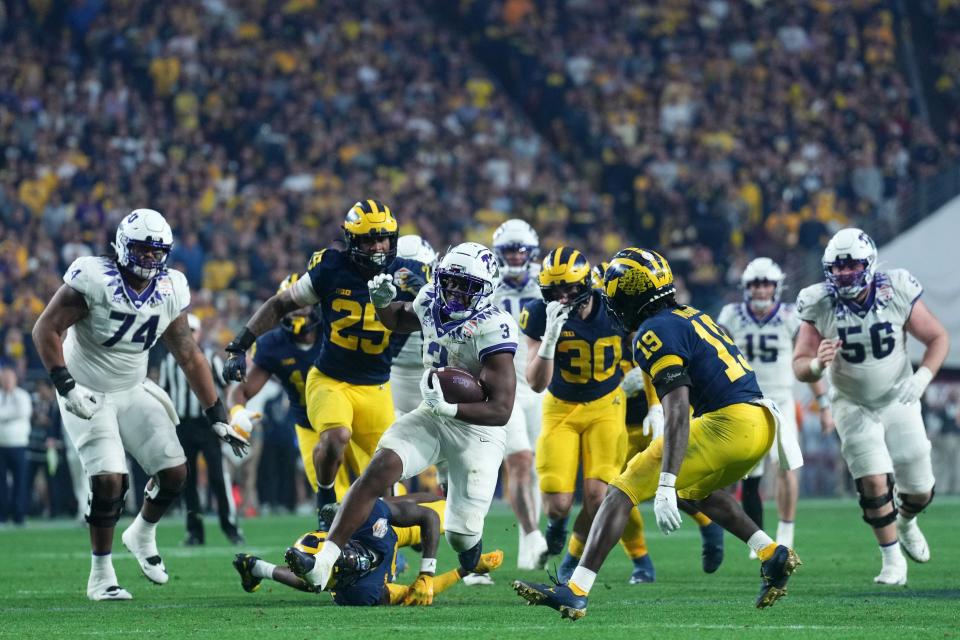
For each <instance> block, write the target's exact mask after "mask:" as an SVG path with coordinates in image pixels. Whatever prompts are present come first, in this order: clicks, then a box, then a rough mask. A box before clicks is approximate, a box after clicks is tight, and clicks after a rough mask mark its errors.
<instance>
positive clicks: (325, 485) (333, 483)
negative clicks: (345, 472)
mask: <svg viewBox="0 0 960 640" xmlns="http://www.w3.org/2000/svg"><path fill="white" fill-rule="evenodd" d="M335 484H337V481H336V480H334V481H333V482H331V483H330V484H320V482H319V481H317V486H318V487H320V488H321V489H333V485H335Z"/></svg>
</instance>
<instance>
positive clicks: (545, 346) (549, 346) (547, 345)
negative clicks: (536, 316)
mask: <svg viewBox="0 0 960 640" xmlns="http://www.w3.org/2000/svg"><path fill="white" fill-rule="evenodd" d="M556 350H557V343H556V342H547V341H544V342H541V343H540V348H539V349H537V355H538V356H540V357H541V358H543V359H544V360H553V354H554V352H556Z"/></svg>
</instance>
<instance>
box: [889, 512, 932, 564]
mask: <svg viewBox="0 0 960 640" xmlns="http://www.w3.org/2000/svg"><path fill="white" fill-rule="evenodd" d="M897 540H898V541H899V542H900V548H901V549H903V552H904V553H905V554H907V557H908V558H910V559H911V560H913V561H914V562H921V563H922V562H927V561H929V560H930V547H929V546H928V545H927V539H926V538H925V537H924V535H923V532H922V531H920V525H918V524H917V519H916V518H910V519H909V520H908V519H906V518H904V517H903V516H897Z"/></svg>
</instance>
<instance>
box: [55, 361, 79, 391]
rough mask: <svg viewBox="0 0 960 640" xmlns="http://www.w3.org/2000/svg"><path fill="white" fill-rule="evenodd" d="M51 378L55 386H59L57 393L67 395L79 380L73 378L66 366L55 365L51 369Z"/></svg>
mask: <svg viewBox="0 0 960 640" xmlns="http://www.w3.org/2000/svg"><path fill="white" fill-rule="evenodd" d="M50 380H51V381H52V382H53V386H54V387H56V388H57V393H59V394H60V395H61V396H66V395H67V394H68V393H70V392H71V391H73V388H74V387H75V386H77V381H76V380H74V379H73V376H72V375H70V372H69V371H67V368H66V367H54V368H53V369H50Z"/></svg>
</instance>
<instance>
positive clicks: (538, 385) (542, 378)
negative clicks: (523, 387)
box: [526, 336, 553, 393]
mask: <svg viewBox="0 0 960 640" xmlns="http://www.w3.org/2000/svg"><path fill="white" fill-rule="evenodd" d="M526 340H527V371H526V373H527V384H529V385H530V388H531V389H533V390H534V391H536V392H537V393H540V392H542V391H543V390H544V389H546V388H547V386H548V385H549V384H550V380H551V378H553V358H552V357H550V358H545V357H543V356H542V355H541V354H540V346H541V344H542V343H541V342H540V340H534V339H533V338H531V337H529V336H527V337H526Z"/></svg>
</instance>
